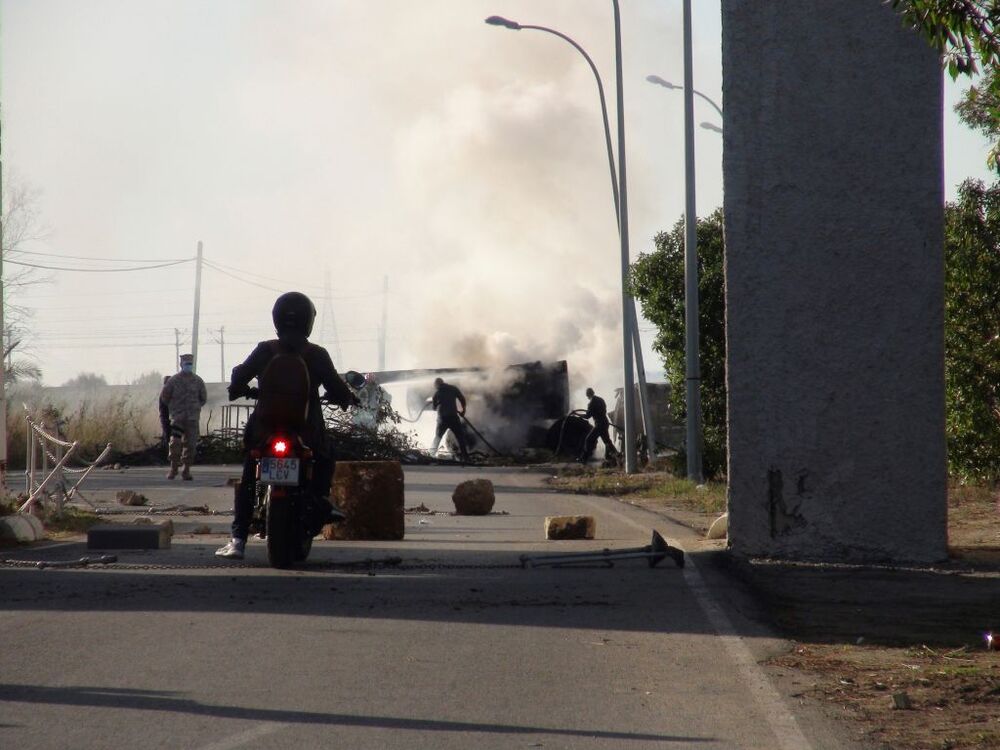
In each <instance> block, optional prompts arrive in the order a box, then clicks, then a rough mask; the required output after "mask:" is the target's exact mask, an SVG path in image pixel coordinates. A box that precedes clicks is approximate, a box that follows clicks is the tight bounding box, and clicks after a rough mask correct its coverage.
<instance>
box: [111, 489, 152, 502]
mask: <svg viewBox="0 0 1000 750" xmlns="http://www.w3.org/2000/svg"><path fill="white" fill-rule="evenodd" d="M115 497H116V498H118V503H119V505H145V504H146V503H148V502H149V498H148V497H146V496H145V495H140V494H139V493H138V492H134V491H133V490H119V491H118V492H117V493H115Z"/></svg>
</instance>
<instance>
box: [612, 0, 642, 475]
mask: <svg viewBox="0 0 1000 750" xmlns="http://www.w3.org/2000/svg"><path fill="white" fill-rule="evenodd" d="M611 4H612V6H613V7H614V11H615V82H616V84H617V89H618V91H617V94H618V97H617V103H618V200H619V211H620V214H619V220H618V233H619V235H620V236H621V256H622V257H621V265H622V328H623V329H624V330H623V331H622V353H623V355H624V361H625V394H624V399H623V401H624V404H625V473H626V474H634V473H635V470H636V450H635V404H634V400H635V378H634V375H633V373H632V337H631V335H629V328H631V327H632V320H631V318H632V316H631V315H629V308H630V306H631V305H633V304H634V303H633V302H632V296H631V295H630V294H629V293H628V269H629V246H628V180H627V179H626V176H625V95H624V88H623V80H622V79H623V76H622V21H621V11H620V10H619V8H618V0H611ZM632 314H633V315H634V314H635V308H634V307H632Z"/></svg>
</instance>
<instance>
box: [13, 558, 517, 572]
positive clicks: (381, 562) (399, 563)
mask: <svg viewBox="0 0 1000 750" xmlns="http://www.w3.org/2000/svg"><path fill="white" fill-rule="evenodd" d="M112 557H113V556H112ZM267 567H269V566H267V565H255V564H252V563H246V562H243V563H214V564H207V563H192V564H181V563H175V564H163V563H159V564H158V563H122V562H117V558H114V559H112V560H104V559H97V560H93V559H90V558H81V559H79V560H66V561H46V560H4V559H0V568H39V569H52V570H65V569H71V570H248V569H253V570H260V569H261V568H267ZM523 567H524V566H523V565H521V564H520V563H440V562H427V563H419V562H412V563H407V562H404V561H403V559H402V558H399V557H385V558H378V559H365V560H349V561H345V562H338V561H335V560H330V561H324V562H319V563H312V564H310V565H309V566H308V567H306V568H300V569H299V570H302V571H304V572H311V571H315V570H359V571H364V570H367V571H368V574H369V575H375V571H377V570H515V569H519V568H523Z"/></svg>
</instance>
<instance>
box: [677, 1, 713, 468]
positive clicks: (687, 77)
mask: <svg viewBox="0 0 1000 750" xmlns="http://www.w3.org/2000/svg"><path fill="white" fill-rule="evenodd" d="M692 47H693V45H692V40H691V0H684V182H685V192H686V200H685V209H684V328H685V350H686V351H685V372H686V379H685V382H686V388H685V406H686V407H687V419H686V420H685V421H686V427H687V475H688V479H691V480H693V481H696V482H701V480H702V461H701V363H700V357H699V348H698V347H699V341H698V212H697V210H696V208H695V184H694V179H695V172H694V72H693V70H692V68H693V64H692V58H693V52H692ZM706 98H707V97H706ZM720 114H721V110H720Z"/></svg>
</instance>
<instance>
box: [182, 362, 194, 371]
mask: <svg viewBox="0 0 1000 750" xmlns="http://www.w3.org/2000/svg"><path fill="white" fill-rule="evenodd" d="M181 371H182V372H194V364H193V363H191V362H185V363H184V364H182V365H181Z"/></svg>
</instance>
